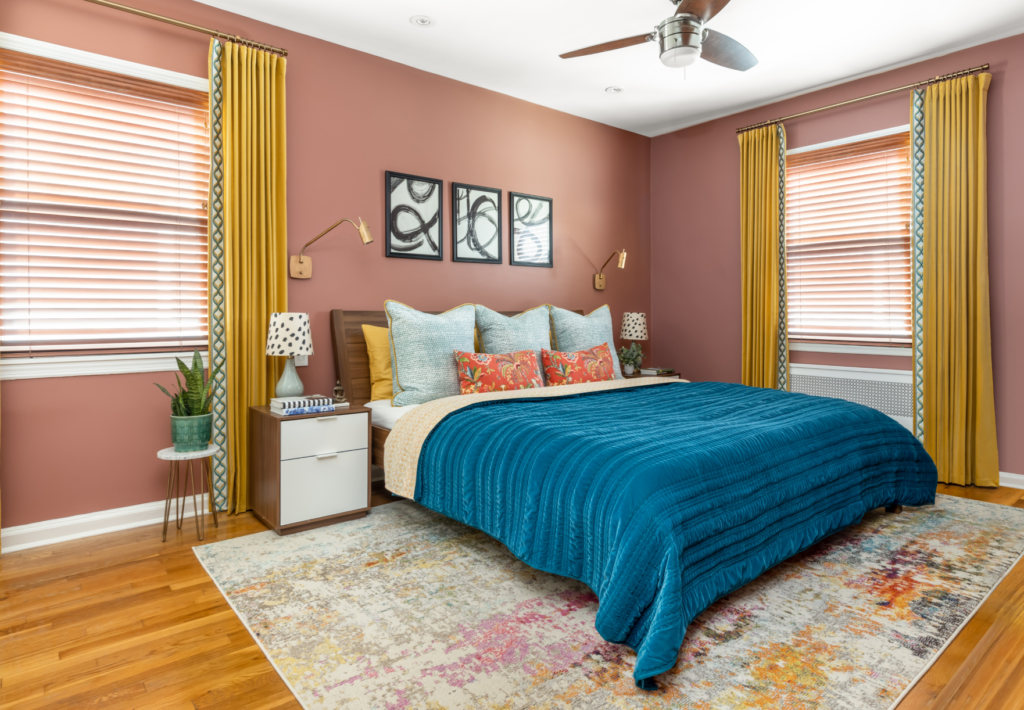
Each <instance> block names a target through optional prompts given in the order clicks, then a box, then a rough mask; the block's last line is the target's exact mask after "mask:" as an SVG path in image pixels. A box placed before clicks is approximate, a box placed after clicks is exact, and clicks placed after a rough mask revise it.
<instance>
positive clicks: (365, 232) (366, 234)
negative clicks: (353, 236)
mask: <svg viewBox="0 0 1024 710" xmlns="http://www.w3.org/2000/svg"><path fill="white" fill-rule="evenodd" d="M356 229H358V230H359V238H360V239H362V240H363V244H372V243H373V237H371V236H370V227H369V226H368V225H367V224H366V222H364V221H363V218H362V217H360V218H359V226H358V227H356Z"/></svg>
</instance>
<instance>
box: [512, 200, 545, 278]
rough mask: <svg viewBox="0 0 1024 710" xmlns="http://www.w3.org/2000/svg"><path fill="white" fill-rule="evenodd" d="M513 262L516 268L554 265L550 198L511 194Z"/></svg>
mask: <svg viewBox="0 0 1024 710" xmlns="http://www.w3.org/2000/svg"><path fill="white" fill-rule="evenodd" d="M509 202H510V209H509V227H510V229H509V245H510V249H509V263H510V264H512V265H513V266H543V267H547V268H551V267H553V266H554V242H553V241H552V235H553V233H554V230H553V225H554V221H553V218H552V209H551V208H552V200H551V198H550V197H537V196H536V195H524V194H522V193H519V192H512V193H510V194H509Z"/></svg>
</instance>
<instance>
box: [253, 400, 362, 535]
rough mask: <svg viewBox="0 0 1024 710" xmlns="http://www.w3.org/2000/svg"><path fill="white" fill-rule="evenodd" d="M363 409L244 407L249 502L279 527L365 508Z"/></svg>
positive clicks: (344, 516) (284, 530)
mask: <svg viewBox="0 0 1024 710" xmlns="http://www.w3.org/2000/svg"><path fill="white" fill-rule="evenodd" d="M369 454H370V410H369V409H364V408H363V407H343V408H341V409H338V410H336V411H333V412H326V413H323V414H304V415H299V416H295V417H283V416H281V415H279V414H274V413H273V412H271V411H270V407H250V408H249V504H250V507H251V508H252V512H253V513H254V514H255V515H256V517H257V518H259V519H260V520H262V521H263V523H264V524H265V525H266V526H267V527H269V528H271V529H272V530H274V531H275V532H276V533H277V534H278V535H288V534H289V533H295V532H302V531H303V530H309V529H311V528H317V527H321V526H323V525H332V524H334V523H340V522H342V521H344V520H353V519H355V518H361V517H363V516H365V515H366V514H367V512H368V511H369V510H370V455H369Z"/></svg>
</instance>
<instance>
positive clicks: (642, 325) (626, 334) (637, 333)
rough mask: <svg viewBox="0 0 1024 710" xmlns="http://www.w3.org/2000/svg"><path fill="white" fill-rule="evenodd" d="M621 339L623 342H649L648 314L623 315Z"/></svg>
mask: <svg viewBox="0 0 1024 710" xmlns="http://www.w3.org/2000/svg"><path fill="white" fill-rule="evenodd" d="M619 338H621V339H622V340H647V314H646V313H623V314H622V330H620V331H619Z"/></svg>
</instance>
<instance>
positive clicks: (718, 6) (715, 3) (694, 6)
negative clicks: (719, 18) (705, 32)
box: [676, 0, 729, 22]
mask: <svg viewBox="0 0 1024 710" xmlns="http://www.w3.org/2000/svg"><path fill="white" fill-rule="evenodd" d="M728 4H729V0H682V2H680V3H679V5H678V7H676V14H677V15H682V14H683V13H684V12H686V13H689V14H691V15H696V16H697V17H699V18H700V21H701V22H707V21H708V20H710V19H711V18H712V17H714V16H715V15H717V14H718V13H720V12H721V11H722V8H723V7H725V6H726V5H728Z"/></svg>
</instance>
